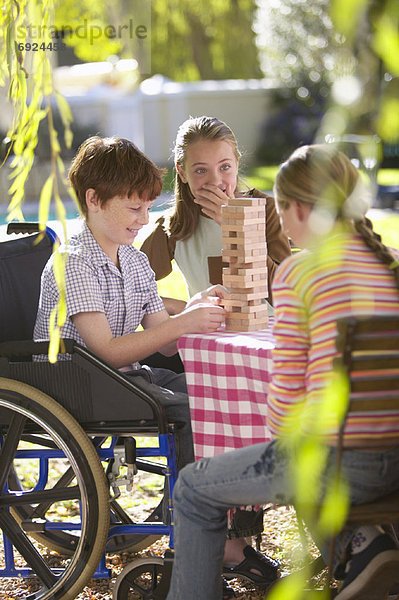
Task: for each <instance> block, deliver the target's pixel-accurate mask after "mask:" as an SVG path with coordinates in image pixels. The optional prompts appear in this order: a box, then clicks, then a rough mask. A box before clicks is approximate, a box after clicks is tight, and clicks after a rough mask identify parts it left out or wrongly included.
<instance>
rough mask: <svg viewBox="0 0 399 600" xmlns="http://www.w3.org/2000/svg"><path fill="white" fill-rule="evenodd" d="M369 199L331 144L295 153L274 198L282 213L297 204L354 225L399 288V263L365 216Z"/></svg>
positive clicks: (279, 177) (285, 165)
mask: <svg viewBox="0 0 399 600" xmlns="http://www.w3.org/2000/svg"><path fill="white" fill-rule="evenodd" d="M362 190H363V191H362ZM365 195H366V190H365V187H364V186H362V185H361V178H360V175H359V172H358V170H357V169H356V168H355V166H354V165H353V164H352V163H351V161H350V160H349V158H348V157H347V156H346V155H345V154H343V153H342V152H340V151H338V150H336V148H334V146H332V145H330V144H325V145H323V144H314V145H311V146H302V147H300V148H298V149H297V150H295V151H294V152H293V153H292V154H291V156H290V157H289V158H288V160H287V161H286V162H284V163H283V164H282V165H281V167H280V169H279V172H278V174H277V177H276V180H275V184H274V196H275V198H276V201H277V204H278V205H279V207H280V208H281V209H282V210H284V209H286V208H287V207H288V205H289V204H290V203H291V202H292V201H295V200H296V201H297V202H301V203H303V204H308V205H311V206H312V207H315V208H316V207H317V209H318V210H322V211H324V212H327V213H328V214H329V215H330V216H331V218H332V219H334V220H340V221H347V222H350V223H352V224H353V226H354V228H355V230H356V231H357V232H358V233H359V234H360V235H361V236H362V238H363V240H364V242H365V244H367V246H368V247H369V248H370V249H371V250H372V251H373V252H374V253H375V255H376V256H377V257H378V258H379V259H380V260H381V261H382V262H383V263H385V264H386V265H387V266H388V267H389V268H390V269H391V270H392V274H393V276H394V277H395V280H396V283H397V286H398V288H399V261H398V260H397V259H396V258H395V256H394V255H393V254H392V252H391V251H390V250H389V248H387V247H386V246H385V245H384V244H383V243H382V241H381V236H380V235H378V233H375V231H373V225H372V223H371V221H370V220H369V219H368V218H367V217H366V216H365V213H366V211H367V208H368V206H369V204H368V202H367V199H366V198H365Z"/></svg>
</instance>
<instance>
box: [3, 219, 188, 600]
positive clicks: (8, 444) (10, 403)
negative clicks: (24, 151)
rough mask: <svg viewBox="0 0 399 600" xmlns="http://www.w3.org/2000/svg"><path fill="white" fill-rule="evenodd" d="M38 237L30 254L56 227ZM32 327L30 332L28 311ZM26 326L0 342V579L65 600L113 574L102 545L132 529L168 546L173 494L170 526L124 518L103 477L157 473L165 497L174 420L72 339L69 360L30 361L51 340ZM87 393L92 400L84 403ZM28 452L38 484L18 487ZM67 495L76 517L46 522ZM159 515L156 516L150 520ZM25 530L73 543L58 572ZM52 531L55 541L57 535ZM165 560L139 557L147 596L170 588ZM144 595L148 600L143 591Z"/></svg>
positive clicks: (114, 546)
mask: <svg viewBox="0 0 399 600" xmlns="http://www.w3.org/2000/svg"><path fill="white" fill-rule="evenodd" d="M35 226H36V230H37V224H15V225H14V224H11V227H10V226H9V230H10V229H11V230H14V231H16V230H17V231H18V232H19V231H22V232H26V231H28V232H29V233H32V231H33V230H34V229H35ZM40 235H41V238H40V237H38V236H37V235H34V236H30V237H29V238H22V239H25V242H26V243H27V244H28V245H29V244H30V247H31V248H34V249H35V251H39V250H38V248H39V247H40V245H42V246H47V249H48V256H47V258H48V257H49V256H50V254H51V251H52V245H53V243H54V239H55V238H54V235H53V232H51V230H50V231H49V232H47V235H44V236H43V234H40ZM11 243H12V242H5V244H11ZM24 245H26V244H24ZM11 254H12V253H11ZM45 254H46V252H44V256H43V257H42V258H41V261H43V260H44V258H45ZM47 258H46V259H45V260H44V262H43V264H42V265H41V267H43V266H44V264H45V262H46V260H47ZM0 259H1V256H0ZM40 271H41V269H40ZM17 276H18V275H17ZM36 289H37V288H36ZM36 300H37V301H38V296H37V298H36ZM36 306H37V305H36ZM7 310H12V308H11V309H10V307H9V306H8V307H7V306H6V311H5V312H7ZM35 312H36V311H34V314H35ZM5 318H6V315H5V314H2V316H1V319H2V321H4V319H5ZM28 321H29V318H28ZM7 327H8V325H6V326H5V330H7ZM29 327H32V329H33V323H32V322H31V318H30V323H29ZM3 329H4V328H3ZM25 329H26V327H25ZM24 333H25V332H24ZM27 333H28V335H27V336H26V337H27V338H28V339H26V340H20V339H11V340H8V339H7V341H0V424H1V425H0V527H1V529H2V530H3V540H4V553H5V568H4V569H2V570H0V577H17V578H20V577H23V578H29V577H31V576H32V575H33V574H35V575H36V576H38V577H39V579H40V580H41V587H40V588H39V590H36V591H35V592H33V595H32V594H31V593H29V595H28V596H26V600H47V599H48V600H50V598H51V599H54V600H72V599H73V598H75V597H76V595H77V594H78V593H80V591H81V590H82V589H83V587H84V585H85V584H86V583H87V581H88V580H89V579H90V578H91V577H100V578H109V577H110V576H111V572H110V570H109V569H108V568H107V567H106V562H105V556H106V552H110V551H111V552H118V550H124V549H125V548H126V547H127V548H129V544H130V540H131V539H136V536H143V538H144V542H145V541H146V540H147V539H149V538H148V536H156V537H158V536H161V535H168V536H169V540H170V544H169V545H170V548H171V549H172V548H173V516H172V514H173V507H172V503H171V501H170V500H169V505H168V513H169V515H170V524H168V523H163V522H155V521H154V522H143V523H132V522H124V520H125V521H126V519H124V514H123V510H122V511H120V510H119V509H118V508H117V507H116V506H117V504H116V506H115V499H111V500H110V498H109V481H111V484H113V487H114V488H115V489H117V488H118V487H119V486H120V485H125V484H126V483H128V484H129V481H130V480H131V478H132V476H133V474H134V473H135V472H137V469H142V470H144V471H147V472H152V473H156V474H158V475H163V476H165V478H166V482H167V486H168V489H169V499H170V498H171V497H172V493H173V487H174V484H175V481H176V478H177V469H176V453H175V442H174V433H173V432H174V427H173V425H171V424H168V422H167V420H166V416H165V413H164V410H163V407H162V406H161V404H160V403H159V401H158V400H157V398H155V397H152V396H151V395H149V394H148V393H147V391H146V390H145V389H143V388H142V387H141V386H140V385H138V384H136V383H134V382H132V381H130V380H128V379H127V378H125V377H124V376H123V375H122V374H121V373H120V372H119V371H117V370H116V369H113V368H112V367H111V366H109V365H108V364H106V363H105V362H104V361H102V360H100V359H99V358H98V357H96V356H95V355H94V354H93V353H92V352H90V351H89V350H88V349H86V348H84V347H82V346H80V345H79V344H77V343H76V342H74V341H73V340H64V341H63V345H64V348H63V352H65V353H67V354H70V355H71V360H68V361H65V360H64V361H59V362H58V363H56V364H55V365H50V363H47V362H42V361H34V360H32V357H33V356H35V355H38V354H39V355H40V354H47V353H48V343H47V342H33V341H32V340H31V337H32V336H31V331H28V332H27ZM0 334H1V331H0ZM19 335H20V334H19ZM17 337H18V336H17ZM0 340H4V335H3V336H1V337H0ZM110 394H111V396H110ZM99 396H100V397H99ZM110 397H111V398H112V400H113V402H111V403H110ZM82 398H83V402H82ZM89 398H91V399H92V402H90V401H88V399H89ZM115 402H118V405H119V406H118V412H119V414H121V415H123V418H122V419H120V420H115V418H114V413H115V408H114V406H115V404H114V403H115ZM124 410H126V411H127V412H126V415H127V416H125V415H124ZM144 433H145V434H150V435H152V436H156V437H157V439H158V444H159V445H158V446H151V447H145V448H136V446H135V439H134V437H132V436H135V435H136V436H140V435H143V434H144ZM110 437H111V442H110V444H109V445H108V446H106V447H104V446H103V443H104V441H105V440H108V439H109V438H110ZM118 440H123V441H124V447H123V448H122V449H121V447H120V446H119V445H118V444H117V441H118ZM21 442H23V443H24V444H25V445H26V444H29V443H30V444H32V443H34V444H36V445H38V444H42V446H43V447H42V449H40V448H24V447H22V448H21V447H20V443H21ZM61 457H64V458H65V457H66V459H68V461H69V463H70V465H71V467H70V468H69V470H68V471H67V475H65V474H64V475H63V476H62V477H61V478H60V480H59V481H57V483H56V484H55V485H54V488H53V489H52V490H51V489H48V487H47V486H48V480H49V461H51V460H52V459H60V458H61ZM150 457H151V458H152V457H165V458H166V466H165V465H163V464H157V463H153V462H150V461H148V460H146V459H148V458H150ZM26 459H35V460H38V461H39V475H38V478H37V481H36V483H35V485H34V487H33V489H29V490H24V489H23V488H22V486H21V485H20V484H19V480H18V477H17V475H16V473H15V469H14V466H13V465H14V464H16V463H15V462H14V461H18V460H26ZM104 461H105V462H108V463H109V465H110V464H112V462H113V461H115V462H116V463H117V466H119V465H123V466H127V468H128V474H129V477H128V478H127V479H126V478H122V483H121V481H119V479H120V478H118V475H115V473H114V472H112V471H111V469H108V471H109V472H108V473H107V475H108V476H109V477H108V481H107V477H106V475H105V473H104V469H103V467H102V465H101V462H104ZM71 469H72V471H71ZM116 471H118V469H116ZM85 479H86V480H87V481H85ZM73 481H76V484H75V485H71V483H72V482H73ZM87 482H89V484H88V483H87ZM88 487H89V488H90V489H88ZM15 488H17V489H15ZM65 499H71V500H75V501H77V502H78V504H79V507H80V511H81V517H80V520H77V519H69V521H67V522H65V521H60V522H53V521H50V520H48V519H46V518H45V515H46V512H47V508H48V506H49V505H51V504H52V503H53V501H56V502H59V501H62V500H65ZM110 505H111V507H112V510H111V511H110ZM26 507H28V508H26ZM158 508H159V507H158ZM15 511H17V513H15ZM18 511H19V512H18ZM110 513H111V514H112V521H111V523H110ZM154 513H156V511H154ZM154 513H153V514H154ZM158 517H159V515H158V514H156V515H155V518H158ZM65 532H67V533H65ZM76 532H80V533H81V537H80V538H77V537H75V536H76ZM30 535H31V536H33V538H35V537H37V536H39V539H40V541H41V543H43V540H44V543H46V541H47V542H49V546H50V548H51V547H53V545H54V544H55V546H56V548H57V544H60V547H61V549H63V550H66V548H65V544H66V542H65V541H64V538H63V537H62V536H64V535H66V537H67V540H68V545H69V546H70V548H69V551H66V554H68V553H71V554H72V558H71V559H68V560H70V563H69V566H67V567H66V568H65V569H61V568H60V567H59V566H58V567H57V566H56V567H51V565H50V566H47V565H46V564H45V561H44V560H43V558H42V557H41V556H40V554H39V553H38V551H37V550H36V549H35V546H34V545H33V544H32V542H31V540H30V537H29V536H30ZM58 535H60V536H61V538H60V540H61V541H58V537H57V536H58ZM46 536H48V537H46ZM52 536H54V538H53V537H52ZM131 536H135V537H134V538H132V537H131ZM143 538H139V540H140V541H141V540H142V539H143ZM150 543H151V542H148V544H147V545H150ZM73 546H74V547H75V549H74V548H73ZM14 547H15V548H16V549H17V550H18V551H19V553H20V554H22V556H23V557H24V559H25V561H26V563H27V565H28V567H27V568H26V567H22V568H21V567H19V566H16V564H15V552H14ZM172 558H173V552H172V551H171V550H170V551H167V552H166V555H165V568H163V566H162V565H160V564H159V559H156V560H154V561H152V562H151V561H147V562H148V563H151V565H152V566H151V567H150V568H149V570H148V569H147V571H146V565H145V562H146V561H144V566H143V561H139V562H140V565H139V566H138V567H137V568H138V569H139V572H140V573H144V574H145V573H147V576H148V572H150V578H152V583H151V585H152V588H151V589H153V591H154V594H153V596H151V597H153V598H159V599H161V598H164V597H165V596H166V593H167V589H168V586H169V577H168V576H166V575H167V574H170V571H171V565H172ZM133 564H134V563H133ZM76 571H78V574H77V575H76ZM127 571H128V573H127V576H128V578H130V581H131V583H129V581H127V578H125V577H124V575H123V572H122V574H121V575H120V576H119V577H118V583H117V586H116V591H115V589H114V598H116V599H117V600H125V599H126V600H127V595H128V591H129V589H130V585H132V586H133V587H134V589H136V591H138V592H140V584H138V587H137V585H136V583H135V577H134V569H133V570H132V568H131V567H129V568H128V569H127ZM132 571H133V578H132ZM159 575H164V576H163V577H159ZM143 591H144V588H143ZM143 597H144V596H143ZM145 597H146V598H147V597H149V596H148V594H147V592H146V595H145Z"/></svg>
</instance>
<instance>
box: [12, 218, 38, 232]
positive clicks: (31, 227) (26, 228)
mask: <svg viewBox="0 0 399 600" xmlns="http://www.w3.org/2000/svg"><path fill="white" fill-rule="evenodd" d="M39 231H41V229H40V223H30V222H26V223H25V222H18V221H13V222H11V223H9V224H8V226H7V233H8V234H10V233H38V232H39Z"/></svg>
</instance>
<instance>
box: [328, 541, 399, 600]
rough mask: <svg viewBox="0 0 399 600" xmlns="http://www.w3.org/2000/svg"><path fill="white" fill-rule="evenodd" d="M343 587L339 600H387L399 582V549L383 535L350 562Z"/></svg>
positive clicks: (353, 556)
mask: <svg viewBox="0 0 399 600" xmlns="http://www.w3.org/2000/svg"><path fill="white" fill-rule="evenodd" d="M348 566H349V569H348V571H347V573H346V575H345V579H344V583H343V586H342V588H341V590H340V592H339V594H337V596H336V597H335V600H384V599H385V598H387V597H388V594H389V591H390V589H391V588H392V587H393V586H394V584H395V583H396V582H399V548H398V547H397V546H396V544H395V542H394V541H393V539H392V538H391V537H390V536H389V535H387V534H386V533H383V534H381V535H379V536H377V537H376V538H374V540H373V541H372V542H371V543H370V544H369V545H368V546H367V548H365V549H364V550H362V551H361V552H359V553H356V554H353V555H352V558H351V560H350V562H349V563H348Z"/></svg>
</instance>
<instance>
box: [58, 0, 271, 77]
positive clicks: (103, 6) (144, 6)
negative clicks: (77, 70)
mask: <svg viewBox="0 0 399 600" xmlns="http://www.w3.org/2000/svg"><path fill="white" fill-rule="evenodd" d="M149 9H151V33H150V36H151V40H150V41H151V48H150V53H151V57H150V58H151V70H150V71H145V75H151V74H154V73H161V74H162V75H164V76H165V77H169V78H171V79H174V80H177V81H186V80H196V79H228V78H250V77H262V71H261V69H260V65H259V59H258V49H257V46H256V43H255V32H254V31H253V30H252V22H253V20H254V15H255V11H256V2H255V0H232V1H231V2H225V0H215V1H214V2H211V3H210V2H207V1H206V0H190V2H182V1H181V0H152V2H151V3H150V2H149V0H118V1H116V2H113V3H106V2H101V1H100V2H98V3H95V4H94V3H92V2H91V0H83V1H82V2H77V1H76V0H66V1H65V2H62V3H60V4H59V6H58V8H57V10H56V24H57V26H58V28H59V29H60V30H62V29H65V27H63V24H64V25H65V23H67V24H68V30H71V29H72V31H73V32H74V33H72V34H71V35H68V36H67V37H66V38H65V42H66V43H67V44H71V45H72V46H73V47H74V49H75V53H76V55H77V56H78V57H79V58H82V59H83V60H86V61H87V60H106V59H107V58H108V57H109V56H110V55H111V54H118V55H119V56H121V57H125V56H126V57H131V56H132V55H133V56H135V57H136V54H137V50H138V47H137V43H136V42H137V40H136V39H135V38H134V36H130V35H123V36H121V37H118V36H115V37H114V38H110V37H108V36H107V35H106V32H107V27H108V28H110V27H114V28H115V30H116V32H117V31H118V28H120V26H121V25H124V24H125V23H126V20H127V15H132V17H133V20H135V21H137V22H139V21H140V14H141V15H144V13H145V11H147V16H148V10H149ZM144 16H145V15H144ZM144 20H147V21H148V18H147V19H144ZM86 21H87V22H88V23H89V24H91V25H92V26H97V27H99V28H101V30H102V32H101V35H100V32H99V37H98V38H96V43H95V44H90V43H89V44H88V43H87V39H86V40H83V39H82V38H79V37H78V36H77V35H76V31H77V29H78V27H79V26H80V27H81V26H82V23H84V22H86ZM108 30H109V29H108ZM125 33H127V32H126V31H125Z"/></svg>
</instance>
